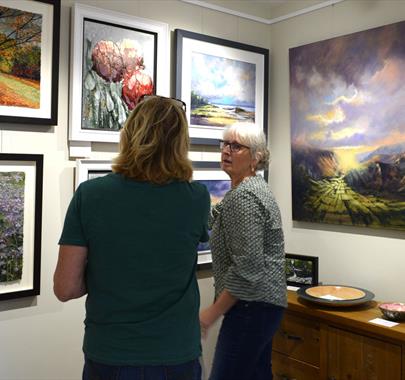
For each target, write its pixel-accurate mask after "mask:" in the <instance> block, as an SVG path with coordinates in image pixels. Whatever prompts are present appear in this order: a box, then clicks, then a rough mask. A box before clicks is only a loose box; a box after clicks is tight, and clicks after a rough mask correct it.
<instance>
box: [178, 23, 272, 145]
mask: <svg viewBox="0 0 405 380" xmlns="http://www.w3.org/2000/svg"><path fill="white" fill-rule="evenodd" d="M175 37H176V75H175V77H176V98H178V99H182V100H183V101H184V102H185V103H186V104H187V106H188V107H187V110H188V111H187V118H188V121H189V125H190V137H191V142H192V143H193V144H210V145H215V144H218V140H219V139H221V137H222V131H223V129H224V127H226V126H228V125H231V124H234V123H241V122H243V123H251V124H254V125H256V126H258V127H260V128H263V130H264V132H265V133H266V135H267V121H268V111H267V110H268V76H269V51H268V50H267V49H263V48H260V47H257V46H251V45H246V44H242V43H239V42H234V41H229V40H224V39H221V38H216V37H211V36H207V35H204V34H198V33H193V32H189V31H186V30H182V29H176V31H175Z"/></svg>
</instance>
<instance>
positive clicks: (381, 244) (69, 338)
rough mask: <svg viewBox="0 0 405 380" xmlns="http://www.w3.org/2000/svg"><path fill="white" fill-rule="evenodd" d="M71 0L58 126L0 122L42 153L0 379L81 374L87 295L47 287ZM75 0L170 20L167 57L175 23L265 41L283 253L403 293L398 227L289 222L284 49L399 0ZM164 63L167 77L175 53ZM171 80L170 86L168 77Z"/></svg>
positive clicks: (105, 153)
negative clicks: (212, 6) (309, 0)
mask: <svg viewBox="0 0 405 380" xmlns="http://www.w3.org/2000/svg"><path fill="white" fill-rule="evenodd" d="M74 3H75V1H74V0H62V4H61V22H60V34H61V38H60V57H59V100H58V122H57V125H55V126H51V127H49V126H44V125H36V126H32V125H26V124H23V123H21V124H11V123H1V124H0V153H15V154H28V153H29V154H43V155H44V157H43V158H44V160H43V164H44V167H43V169H44V170H43V179H44V181H43V189H42V190H43V207H42V249H41V268H40V272H41V284H40V285H41V286H40V295H39V296H37V297H28V298H19V299H11V300H3V301H1V302H0V340H1V348H0V380H34V379H35V380H78V379H80V376H81V368H82V352H81V343H82V336H83V319H84V299H79V300H75V301H71V302H68V303H66V304H62V303H60V302H58V301H57V300H56V298H55V297H54V295H53V291H52V275H53V271H54V268H55V264H56V258H57V250H58V246H57V241H58V238H59V234H60V230H61V227H62V223H63V218H64V214H65V211H66V208H67V206H68V203H69V201H70V199H71V197H72V194H73V191H74V181H75V172H74V168H75V167H76V162H75V161H74V160H73V159H71V157H70V153H69V147H68V124H69V114H70V110H69V91H70V69H71V65H70V63H69V59H70V54H69V49H70V43H71V41H70V28H71V26H70V11H71V8H72V6H73V5H74ZM80 3H81V4H87V5H91V6H95V7H98V8H103V9H105V10H112V11H116V12H123V13H125V14H126V15H133V16H136V17H143V18H148V19H152V20H155V21H158V22H163V23H167V24H168V26H169V31H170V43H171V48H170V57H171V58H173V54H174V30H175V29H184V30H187V31H191V32H195V33H201V34H207V35H210V36H215V37H219V38H223V39H228V40H232V41H236V42H240V43H245V44H249V45H255V46H259V47H262V48H266V49H270V84H269V87H270V93H269V115H268V116H269V139H270V147H271V150H272V166H271V172H270V184H271V187H272V189H273V191H274V193H275V195H276V197H277V199H278V200H279V203H280V207H281V212H282V217H283V225H284V232H285V237H286V251H287V252H291V253H294V254H302V255H313V256H317V257H319V280H320V281H322V282H324V283H339V284H348V285H353V286H359V287H363V288H367V289H370V290H371V291H373V292H374V293H375V294H376V298H377V299H380V300H386V301H390V300H392V301H395V300H396V301H402V302H403V301H405V299H404V298H403V290H402V289H403V288H404V287H405V282H404V281H405V280H403V278H404V276H403V275H402V273H401V268H403V266H404V264H405V257H404V252H405V246H404V238H405V232H400V231H391V230H379V229H372V230H370V229H366V228H354V227H349V226H336V225H325V224H322V225H321V224H308V223H302V222H293V221H292V217H291V215H292V206H291V169H290V168H291V158H290V153H291V151H290V108H289V101H290V97H289V71H288V67H289V64H288V51H289V48H292V47H297V46H301V45H305V44H308V43H312V42H316V41H321V40H324V39H327V38H332V37H336V36H340V35H344V34H349V33H353V32H357V31H362V30H366V29H369V28H373V27H377V26H381V25H385V24H390V23H394V22H398V21H402V20H403V18H405V16H401V15H405V1H402V0H398V1H397V0H392V1H389V0H376V1H366V0H364V1H363V0H361V1H360V0H346V1H343V2H341V3H338V4H336V5H334V6H333V7H326V8H323V9H320V10H317V11H314V12H311V13H308V14H305V15H301V16H298V17H295V18H291V19H288V20H285V21H282V22H279V23H277V24H274V25H266V24H263V23H259V22H254V21H250V20H247V19H244V18H241V17H237V16H232V15H229V14H224V13H220V12H217V11H213V10H208V9H205V8H201V7H198V6H195V5H191V4H186V3H184V2H181V1H176V0H161V1H154V0H148V1H146V0H145V1H138V0H127V1H123V0H114V1H107V0H93V1H90V0H83V1H80ZM224 3H226V1H225V2H224ZM225 5H226V4H224V6H225ZM165 64H166V65H168V66H170V68H169V70H168V72H169V73H171V75H172V74H173V69H174V67H173V66H172V65H173V59H170V60H167V62H165ZM169 82H170V85H171V88H172V94H174V88H175V83H173V78H170V81H169ZM116 150H117V146H116V145H115V144H110V143H104V142H98V143H93V144H92V146H91V158H92V159H104V160H105V159H110V158H112V157H113V156H114V155H115V153H116ZM192 156H193V159H195V160H196V161H202V160H206V161H212V160H215V159H218V152H217V150H216V149H215V148H214V147H212V146H201V145H198V146H194V147H192ZM212 283H213V281H212V278H210V277H209V275H207V274H206V273H205V274H201V275H200V279H199V285H200V290H201V303H202V305H208V304H209V303H210V302H212V298H213V288H212ZM215 338H216V331H213V332H212V334H211V336H210V337H209V340H208V341H207V342H206V343H204V349H205V354H204V359H205V361H206V363H207V366H209V365H210V363H211V359H212V353H213V349H214V344H215Z"/></svg>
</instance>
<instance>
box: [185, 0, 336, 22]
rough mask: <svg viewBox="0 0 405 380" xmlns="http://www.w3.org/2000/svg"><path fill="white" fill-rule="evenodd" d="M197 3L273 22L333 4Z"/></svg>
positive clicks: (297, 0)
mask: <svg viewBox="0 0 405 380" xmlns="http://www.w3.org/2000/svg"><path fill="white" fill-rule="evenodd" d="M190 2H191V1H190ZM195 2H196V3H199V5H201V6H207V7H211V6H214V7H221V8H227V9H228V10H230V11H231V12H232V11H234V12H240V13H244V14H247V15H250V16H253V17H259V18H262V19H267V20H271V19H277V18H279V17H283V16H286V15H289V14H291V13H294V12H299V11H302V10H305V9H307V8H311V7H316V6H322V4H324V5H326V4H327V3H331V0H198V1H195Z"/></svg>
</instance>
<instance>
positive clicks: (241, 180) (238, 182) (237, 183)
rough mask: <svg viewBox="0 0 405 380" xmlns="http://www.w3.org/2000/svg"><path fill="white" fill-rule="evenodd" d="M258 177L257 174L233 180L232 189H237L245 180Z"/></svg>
mask: <svg viewBox="0 0 405 380" xmlns="http://www.w3.org/2000/svg"><path fill="white" fill-rule="evenodd" d="M255 175H256V173H255V172H253V173H251V174H248V175H245V176H240V177H237V178H235V177H234V178H231V188H232V189H235V188H236V187H238V186H239V185H240V184H241V183H242V182H243V181H244V180H245V179H247V178H250V177H254V176H255Z"/></svg>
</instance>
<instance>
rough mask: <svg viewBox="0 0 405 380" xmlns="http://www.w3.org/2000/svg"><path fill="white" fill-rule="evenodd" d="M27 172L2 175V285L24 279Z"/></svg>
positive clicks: (0, 265)
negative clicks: (25, 188)
mask: <svg viewBox="0 0 405 380" xmlns="http://www.w3.org/2000/svg"><path fill="white" fill-rule="evenodd" d="M24 186H25V173H24V172H0V283H8V282H11V281H17V280H21V276H22V269H23V236H24V235H23V226H24Z"/></svg>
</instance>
